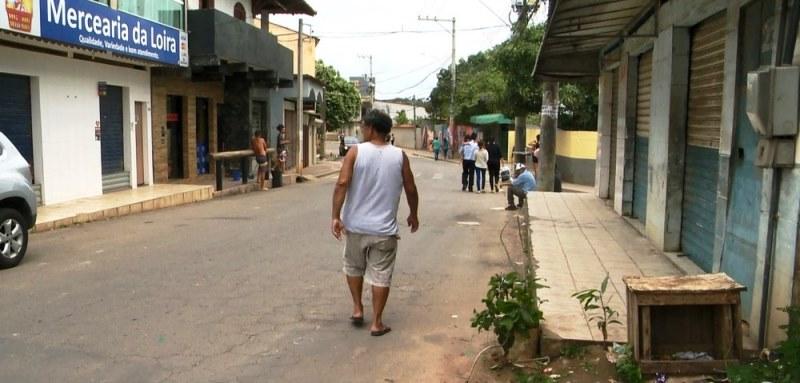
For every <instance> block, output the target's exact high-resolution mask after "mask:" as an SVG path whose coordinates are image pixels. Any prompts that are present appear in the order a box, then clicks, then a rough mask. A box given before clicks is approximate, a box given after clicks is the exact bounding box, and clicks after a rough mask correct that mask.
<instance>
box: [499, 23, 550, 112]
mask: <svg viewBox="0 0 800 383" xmlns="http://www.w3.org/2000/svg"><path fill="white" fill-rule="evenodd" d="M543 38H544V25H543V24H538V25H533V26H530V27H527V28H525V29H524V30H523V31H522V32H521V33H517V34H514V35H513V36H512V37H511V38H510V39H508V40H506V41H504V42H503V43H501V44H500V45H499V46H497V47H496V48H495V50H496V51H497V66H498V68H499V69H500V71H501V72H502V73H503V76H504V79H505V82H506V87H505V93H504V97H503V99H504V101H505V104H504V106H505V107H504V108H503V110H504V111H505V112H506V113H507V114H509V115H512V116H516V117H522V118H527V116H528V114H530V113H538V112H539V111H540V110H541V109H542V87H541V84H539V83H538V82H534V81H533V69H534V66H535V65H536V56H538V55H539V47H541V45H542V39H543ZM523 121H524V119H523Z"/></svg>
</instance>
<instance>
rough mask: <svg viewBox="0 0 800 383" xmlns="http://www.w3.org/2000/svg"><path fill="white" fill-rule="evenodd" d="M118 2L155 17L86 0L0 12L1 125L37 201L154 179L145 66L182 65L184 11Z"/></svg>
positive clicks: (173, 4) (27, 2)
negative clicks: (24, 164)
mask: <svg viewBox="0 0 800 383" xmlns="http://www.w3.org/2000/svg"><path fill="white" fill-rule="evenodd" d="M115 3H116V4H115V5H116V6H117V7H118V9H126V10H130V11H131V12H137V11H140V12H141V13H142V14H145V15H147V14H157V15H160V16H159V19H158V20H148V19H146V18H144V17H140V16H137V15H135V14H133V13H126V12H123V11H120V10H118V9H114V8H111V7H109V6H108V5H106V4H103V2H95V1H88V0H33V1H31V0H21V1H18V4H17V6H16V7H9V6H8V5H7V7H6V8H2V9H0V58H1V59H0V89H2V92H0V93H2V94H1V95H0V131H2V132H3V133H4V134H6V135H7V136H9V138H10V139H11V141H12V142H13V143H14V145H15V146H17V147H18V148H19V149H20V152H21V153H22V154H23V156H25V157H26V159H27V160H28V162H29V163H30V164H31V169H32V173H33V175H34V184H35V188H36V189H37V190H38V191H40V193H41V196H40V203H42V204H44V205H49V204H55V203H60V202H64V201H69V200H74V199H78V198H84V197H92V196H98V195H102V194H103V193H104V192H109V191H113V190H118V189H121V188H136V187H138V186H140V185H149V184H152V183H153V159H152V155H151V153H152V142H153V137H151V131H152V130H151V125H150V118H149V115H150V107H151V90H150V68H151V67H153V66H176V67H177V66H181V65H187V64H188V63H187V60H188V53H187V52H186V51H187V49H188V47H187V44H186V34H185V32H183V30H184V28H185V9H184V6H183V4H182V1H169V2H168V3H169V4H165V5H164V7H163V8H164V9H161V10H153V9H150V8H152V4H151V5H149V7H150V8H145V7H144V6H143V5H144V3H145V1H144V0H139V1H135V0H130V1H123V0H119V1H117V2H115ZM138 3H142V4H138ZM164 3H167V2H164ZM7 4H9V3H8V2H7ZM145 11H146V12H145Z"/></svg>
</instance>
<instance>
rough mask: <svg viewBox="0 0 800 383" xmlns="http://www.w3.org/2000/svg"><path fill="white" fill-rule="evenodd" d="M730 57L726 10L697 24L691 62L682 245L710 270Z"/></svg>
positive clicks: (692, 44)
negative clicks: (727, 58) (724, 88)
mask: <svg viewBox="0 0 800 383" xmlns="http://www.w3.org/2000/svg"><path fill="white" fill-rule="evenodd" d="M724 62H725V13H724V12H723V13H721V14H719V15H717V16H713V17H711V18H709V19H707V20H705V21H703V22H702V23H700V24H698V25H697V26H695V27H694V28H693V30H692V38H691V58H690V64H689V105H688V115H687V127H686V170H685V174H684V188H683V218H682V227H681V247H682V250H683V252H684V254H686V255H687V256H689V257H690V258H691V259H692V260H693V261H694V262H695V263H697V264H698V265H699V266H700V267H701V268H703V270H705V271H711V268H712V265H713V251H714V230H715V229H714V227H715V220H716V195H717V178H718V176H719V137H720V124H721V121H720V120H721V117H722V82H723V69H724Z"/></svg>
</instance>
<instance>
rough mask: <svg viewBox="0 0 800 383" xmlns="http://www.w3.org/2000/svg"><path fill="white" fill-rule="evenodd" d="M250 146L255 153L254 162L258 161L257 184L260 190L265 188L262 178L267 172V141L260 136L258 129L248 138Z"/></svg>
mask: <svg viewBox="0 0 800 383" xmlns="http://www.w3.org/2000/svg"><path fill="white" fill-rule="evenodd" d="M250 148H251V149H253V152H255V153H256V162H257V163H258V186H259V187H260V188H261V190H267V189H266V188H265V187H264V179H265V176H266V174H267V167H268V164H267V141H266V140H264V137H262V136H261V132H260V131H258V130H257V131H256V132H255V134H253V138H252V139H251V140H250Z"/></svg>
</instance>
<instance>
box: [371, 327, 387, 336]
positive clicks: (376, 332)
mask: <svg viewBox="0 0 800 383" xmlns="http://www.w3.org/2000/svg"><path fill="white" fill-rule="evenodd" d="M390 331H392V328H391V327H388V326H387V327H384V328H383V330H378V331H370V333H369V335H372V336H383V335H386V334H388V333H389V332H390Z"/></svg>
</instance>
